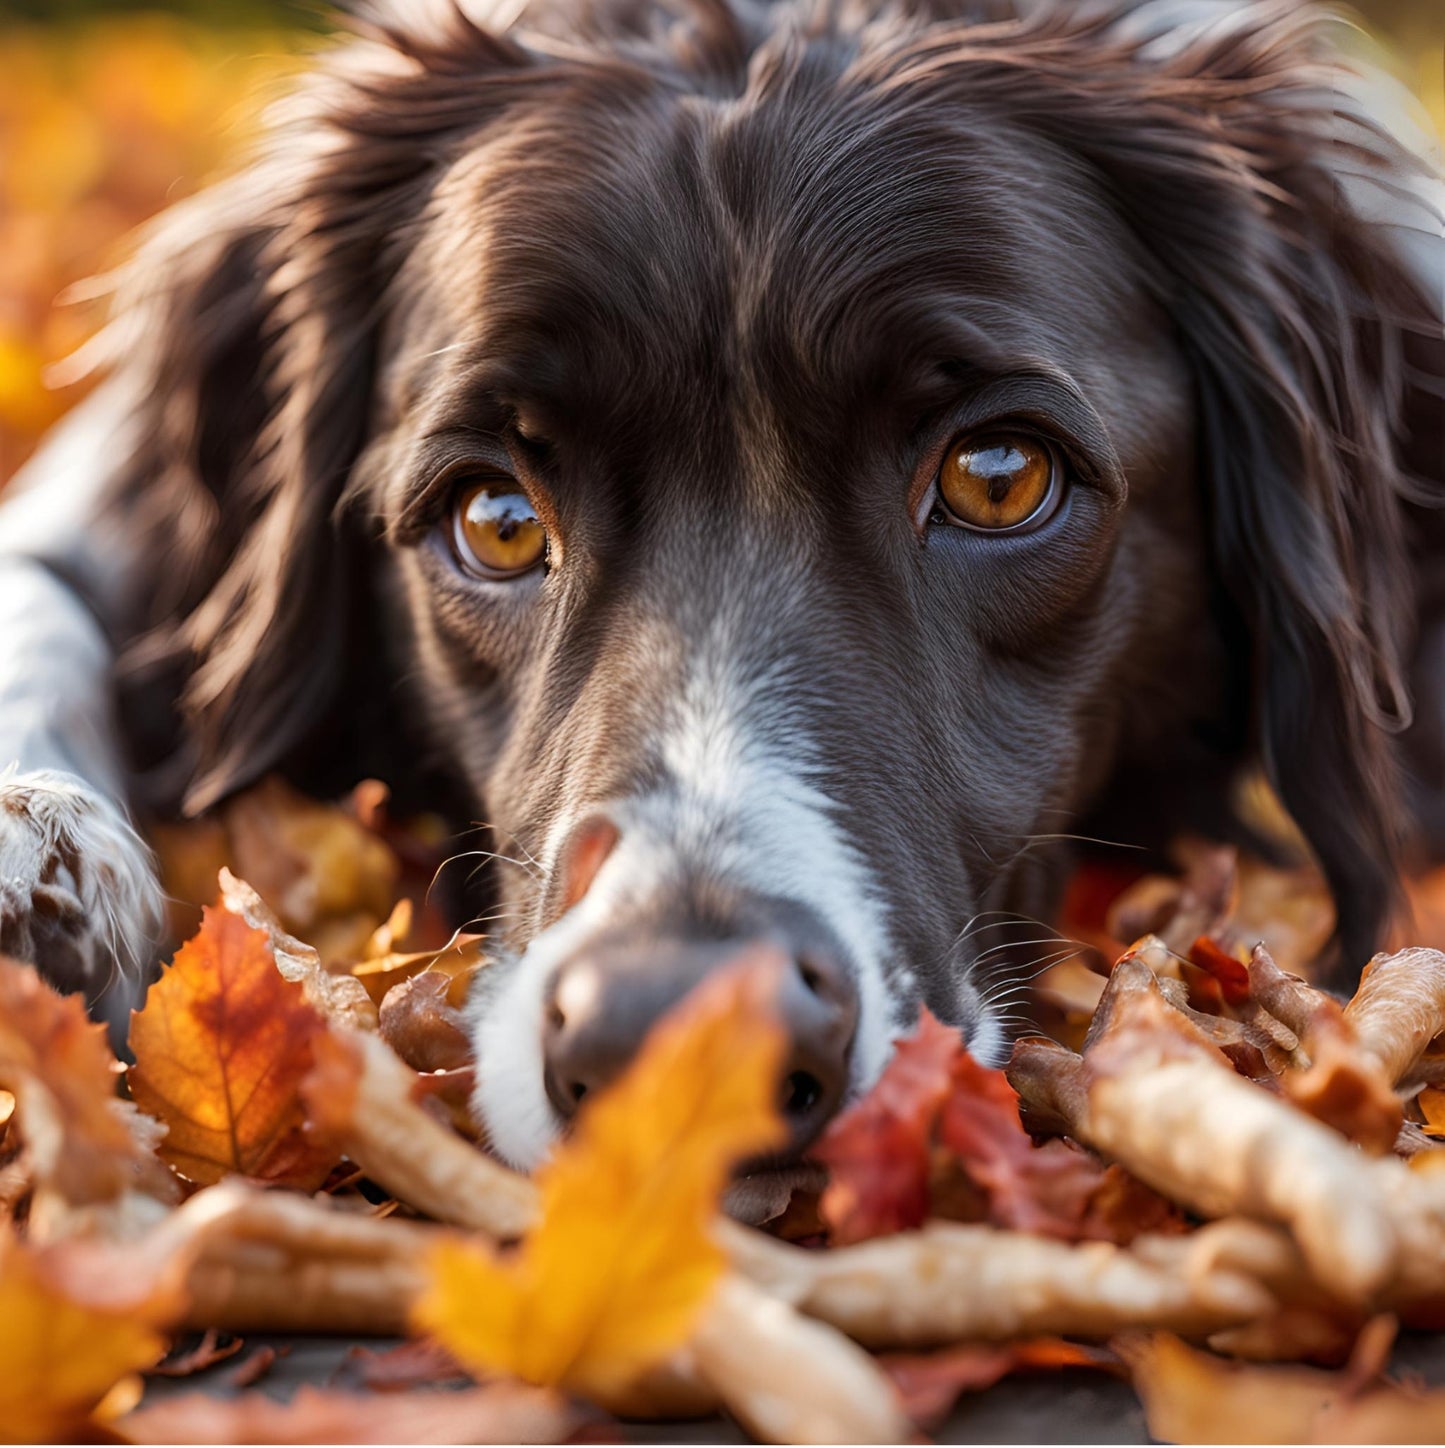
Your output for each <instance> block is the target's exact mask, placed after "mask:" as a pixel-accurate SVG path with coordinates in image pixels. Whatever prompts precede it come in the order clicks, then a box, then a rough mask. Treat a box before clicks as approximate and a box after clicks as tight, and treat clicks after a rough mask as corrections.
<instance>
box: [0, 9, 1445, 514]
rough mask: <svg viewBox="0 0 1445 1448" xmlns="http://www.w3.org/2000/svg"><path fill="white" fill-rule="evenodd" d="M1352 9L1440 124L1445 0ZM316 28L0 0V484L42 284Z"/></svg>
mask: <svg viewBox="0 0 1445 1448" xmlns="http://www.w3.org/2000/svg"><path fill="white" fill-rule="evenodd" d="M1355 9H1356V11H1357V12H1358V13H1360V14H1362V15H1363V16H1364V17H1365V19H1366V21H1367V22H1368V24H1369V26H1370V27H1371V29H1372V30H1373V32H1374V34H1375V36H1376V37H1377V40H1378V43H1379V46H1380V54H1382V55H1383V57H1384V58H1385V60H1386V62H1387V63H1388V64H1389V66H1390V67H1391V68H1392V69H1393V70H1394V71H1395V72H1396V74H1397V75H1399V76H1400V78H1401V79H1402V80H1404V81H1405V82H1406V84H1408V85H1409V86H1410V87H1411V89H1412V90H1413V91H1414V92H1415V94H1416V96H1417V97H1418V98H1419V99H1420V101H1421V102H1422V104H1423V106H1424V108H1425V110H1426V111H1428V113H1429V115H1430V116H1431V118H1432V122H1433V125H1434V127H1435V130H1436V134H1437V135H1442V136H1445V0H1363V3H1357V4H1356V6H1355ZM325 30H326V23H325V20H324V18H323V10H322V7H321V5H320V3H319V0H318V3H312V4H301V3H297V0H189V3H187V0H175V3H171V4H150V5H130V4H126V3H124V0H0V486H3V484H4V482H5V480H6V479H7V478H9V476H10V475H11V474H12V473H13V472H14V471H15V469H16V468H18V467H19V465H20V463H21V462H22V461H23V460H24V458H25V457H26V456H27V455H28V454H29V452H30V451H31V450H32V448H33V447H34V445H35V442H36V440H37V439H38V438H39V436H40V435H41V434H42V433H43V432H44V431H45V429H46V428H47V427H49V426H50V424H51V423H52V422H54V421H55V419H56V418H58V417H59V416H60V415H61V413H62V412H64V411H65V409H66V408H67V407H69V406H71V405H72V404H73V403H74V402H75V401H76V399H77V397H78V396H79V395H80V394H81V392H82V391H83V384H81V385H80V386H70V387H66V388H60V389H52V388H50V387H48V386H47V385H46V376H47V371H48V369H49V368H50V367H51V366H52V364H54V363H55V362H57V361H59V360H60V359H61V358H63V357H66V356H67V355H69V353H70V352H72V351H73V350H74V348H75V347H76V346H78V345H79V344H80V343H81V342H83V341H84V340H85V339H86V337H87V336H88V335H89V333H90V331H91V329H92V328H93V327H94V326H95V325H96V323H97V321H98V320H99V311H98V308H97V307H95V306H94V305H90V306H87V305H68V306H58V305H56V302H57V299H58V298H59V297H60V296H61V295H62V293H64V292H65V290H66V289H67V288H68V287H71V286H72V285H73V284H74V283H76V282H79V281H81V280H83V279H84V278H86V277H89V276H92V275H94V274H96V273H97V272H100V271H103V270H104V269H105V268H106V267H107V266H108V265H110V264H113V263H114V262H115V261H116V260H117V259H118V258H119V257H121V256H123V255H124V246H125V238H126V236H127V234H128V233H129V232H130V231H131V229H132V228H133V227H135V226H136V225H137V224H138V223H140V222H142V221H144V220H145V219H146V218H147V217H148V216H150V215H152V214H153V213H154V212H156V211H158V210H160V209H161V208H162V207H164V206H165V205H166V204H167V203H168V202H170V201H172V200H174V199H175V198H177V197H179V196H183V195H185V194H186V193H188V192H190V191H193V190H195V189H196V188H197V187H198V186H200V185H202V184H203V183H204V182H205V181H206V180H207V179H208V178H210V177H212V176H214V175H215V174H217V173H218V172H220V171H223V170H224V169H225V168H226V164H227V158H228V157H229V156H231V155H234V154H235V153H236V152H237V151H238V150H239V149H240V148H242V147H243V146H244V144H245V141H246V138H247V136H248V134H250V132H251V131H252V130H253V128H254V126H255V123H256V112H257V109H258V107H259V106H260V105H261V104H262V103H263V102H264V100H265V98H266V96H267V95H268V94H272V93H274V92H275V91H276V90H277V89H278V88H279V87H281V86H282V85H283V84H284V81H285V78H286V76H287V75H288V74H290V73H292V72H294V71H295V70H296V69H297V68H298V67H299V66H300V65H301V64H303V63H304V57H305V55H306V54H307V52H308V50H309V49H314V48H315V47H316V46H317V45H318V44H322V43H324V41H323V36H324V32H325Z"/></svg>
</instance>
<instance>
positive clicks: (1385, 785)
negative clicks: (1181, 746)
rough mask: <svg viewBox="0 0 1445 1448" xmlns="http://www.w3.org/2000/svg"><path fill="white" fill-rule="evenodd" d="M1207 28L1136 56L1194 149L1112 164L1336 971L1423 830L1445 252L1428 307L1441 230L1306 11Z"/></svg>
mask: <svg viewBox="0 0 1445 1448" xmlns="http://www.w3.org/2000/svg"><path fill="white" fill-rule="evenodd" d="M1145 8H1146V10H1147V9H1148V7H1145ZM1196 8H1197V7H1196ZM1174 13H1175V19H1176V23H1177V22H1178V20H1179V18H1180V13H1181V7H1175V10H1174ZM1207 19H1208V23H1207V24H1204V25H1201V26H1200V27H1199V29H1198V31H1197V33H1195V34H1194V35H1192V36H1191V35H1189V34H1188V33H1187V31H1186V32H1185V33H1183V34H1182V35H1181V34H1178V33H1177V32H1176V39H1175V44H1176V46H1177V48H1175V49H1174V51H1173V53H1172V54H1171V55H1169V56H1167V57H1166V58H1164V59H1162V60H1160V59H1158V58H1157V57H1154V58H1151V57H1148V56H1143V57H1141V58H1140V63H1141V64H1143V65H1145V66H1146V67H1148V70H1149V73H1150V74H1151V75H1152V77H1153V87H1154V88H1155V90H1156V98H1155V99H1154V106H1153V109H1154V110H1155V113H1156V114H1157V115H1158V117H1159V121H1160V122H1161V123H1164V122H1166V120H1167V122H1168V129H1167V130H1166V131H1165V132H1164V134H1165V135H1166V136H1171V137H1173V138H1175V139H1176V145H1175V146H1174V147H1173V148H1172V150H1171V148H1170V147H1169V146H1161V147H1159V148H1158V150H1157V151H1154V150H1152V148H1149V145H1148V142H1149V140H1150V139H1152V138H1153V135H1154V132H1153V131H1152V129H1151V128H1149V127H1148V126H1143V127H1141V131H1140V133H1139V134H1141V135H1143V136H1144V137H1145V138H1146V140H1145V143H1144V145H1143V146H1140V145H1139V144H1138V142H1137V141H1136V142H1133V143H1130V142H1128V141H1126V140H1124V138H1122V137H1116V138H1113V140H1112V142H1111V143H1110V144H1109V145H1108V147H1107V148H1106V149H1104V150H1102V151H1101V152H1100V153H1099V156H1098V160H1099V161H1100V163H1101V164H1106V165H1108V166H1109V167H1111V168H1112V169H1113V171H1114V173H1115V175H1116V176H1120V177H1121V179H1123V180H1124V181H1125V184H1123V185H1121V186H1120V187H1119V190H1118V193H1117V194H1118V195H1119V197H1120V198H1121V201H1122V204H1124V205H1125V206H1126V207H1129V208H1130V209H1131V210H1132V211H1133V216H1132V220H1133V221H1134V224H1135V225H1136V226H1137V227H1138V228H1139V230H1140V232H1141V233H1142V234H1143V235H1144V237H1145V238H1146V241H1147V243H1148V245H1149V247H1150V250H1151V251H1152V253H1153V254H1154V255H1155V256H1156V257H1157V258H1159V260H1160V263H1161V267H1162V275H1161V277H1160V281H1161V282H1162V283H1163V286H1164V296H1165V299H1166V301H1167V304H1168V305H1169V307H1170V308H1171V310H1172V312H1173V315H1174V316H1175V318H1176V319H1177V322H1178V336H1179V341H1180V344H1181V345H1182V347H1183V348H1184V349H1185V352H1186V355H1187V356H1188V358H1189V360H1190V362H1191V364H1192V369H1193V374H1194V378H1195V387H1196V400H1197V402H1196V405H1197V425H1198V436H1199V458H1198V466H1199V470H1200V476H1201V479H1202V482H1203V486H1204V489H1205V506H1206V512H1207V516H1208V518H1209V520H1210V526H1211V528H1212V532H1213V551H1214V566H1215V569H1216V573H1217V579H1218V584H1219V590H1220V600H1219V607H1218V613H1219V616H1220V620H1221V625H1222V627H1223V629H1224V630H1225V634H1226V637H1227V638H1233V639H1235V640H1238V641H1239V643H1240V644H1241V645H1243V648H1242V650H1241V652H1242V654H1243V656H1244V657H1246V658H1247V660H1248V663H1247V665H1246V666H1247V667H1248V669H1249V671H1250V678H1249V681H1248V683H1249V692H1248V696H1249V697H1252V700H1253V719H1252V728H1253V735H1254V743H1255V748H1256V750H1257V753H1258V757H1259V760H1260V762H1261V763H1262V764H1263V766H1264V769H1265V771H1266V773H1267V775H1268V777H1269V779H1270V780H1271V782H1272V783H1273V784H1274V786H1275V788H1276V790H1277V791H1278V793H1279V795H1280V797H1281V798H1282V799H1283V801H1284V803H1285V805H1286V807H1287V808H1288V809H1289V811H1290V813H1291V814H1292V815H1293V817H1294V818H1295V820H1296V822H1297V823H1298V824H1299V826H1300V827H1301V829H1302V830H1303V831H1304V834H1305V836H1306V838H1307V839H1308V840H1309V842H1310V844H1311V846H1312V848H1313V849H1314V851H1315V853H1316V855H1317V856H1318V858H1319V860H1320V862H1321V864H1322V865H1323V867H1324V869H1325V872H1326V874H1327V876H1328V878H1329V881H1330V884H1331V886H1332V888H1333V890H1334V894H1335V899H1336V904H1337V909H1338V916H1339V927H1338V935H1339V941H1340V945H1341V961H1340V964H1341V967H1342V968H1344V969H1357V968H1358V967H1359V965H1360V964H1361V963H1362V962H1363V961H1364V960H1365V959H1367V958H1368V956H1369V954H1370V953H1371V951H1372V950H1373V949H1374V948H1375V946H1376V944H1377V943H1378V935H1379V932H1380V930H1381V927H1382V925H1383V921H1384V918H1385V916H1386V914H1387V913H1388V911H1389V908H1390V906H1391V904H1392V902H1393V899H1394V894H1395V891H1396V889H1397V881H1398V878H1399V860H1400V848H1401V845H1402V842H1403V840H1404V838H1405V836H1406V832H1407V829H1408V821H1407V819H1406V815H1405V811H1404V807H1403V796H1402V790H1401V778H1400V766H1399V761H1398V757H1397V755H1398V751H1397V748H1396V741H1395V736H1396V735H1397V734H1398V733H1399V732H1400V731H1401V730H1403V729H1404V728H1406V727H1407V726H1408V724H1409V721H1410V715H1411V708H1412V704H1411V697H1410V688H1409V683H1410V680H1409V663H1410V652H1411V649H1412V644H1413V636H1414V631H1415V618H1416V608H1417V599H1416V589H1415V575H1416V566H1415V564H1414V563H1413V562H1412V556H1411V554H1412V547H1411V544H1412V539H1411V537H1410V531H1409V530H1410V522H1409V505H1410V502H1411V501H1412V500H1429V498H1430V492H1431V487H1432V485H1433V486H1434V487H1436V488H1438V487H1439V484H1440V483H1441V482H1442V481H1445V480H1442V477H1441V470H1442V467H1445V455H1442V454H1440V453H1438V452H1437V453H1436V454H1435V455H1434V456H1433V458H1432V457H1431V456H1430V453H1429V447H1428V443H1427V440H1426V434H1425V432H1422V430H1421V421H1420V419H1421V411H1420V407H1419V403H1420V397H1419V390H1420V388H1421V387H1422V386H1426V385H1428V374H1429V373H1430V372H1431V371H1433V372H1434V374H1435V377H1436V379H1437V381H1436V386H1437V387H1438V378H1439V376H1440V375H1441V373H1442V372H1445V367H1442V365H1441V363H1442V357H1441V355H1440V350H1439V343H1440V337H1441V313H1440V299H1441V296H1440V284H1441V283H1440V278H1441V277H1442V276H1445V248H1437V249H1436V250H1435V251H1434V255H1433V265H1434V267H1435V269H1436V281H1435V284H1434V290H1433V292H1432V291H1431V290H1429V289H1428V287H1427V286H1423V285H1422V284H1421V278H1420V277H1419V276H1418V275H1416V274H1412V273H1413V272H1414V271H1415V268H1412V266H1411V264H1410V258H1409V256H1408V252H1409V250H1410V248H1411V247H1418V246H1419V245H1421V244H1422V243H1421V240H1420V238H1428V237H1429V235H1430V234H1431V233H1432V232H1434V233H1435V234H1437V235H1438V233H1439V228H1440V224H1441V218H1440V215H1439V213H1438V212H1432V210H1431V199H1432V191H1431V186H1432V181H1431V178H1429V177H1428V176H1427V175H1426V174H1425V173H1424V172H1423V171H1422V169H1421V168H1420V166H1419V163H1418V162H1415V161H1414V160H1413V158H1411V157H1410V156H1409V155H1408V154H1407V153H1406V152H1405V151H1404V150H1402V149H1400V148H1399V147H1398V146H1397V145H1396V143H1395V142H1394V141H1393V140H1392V139H1391V138H1390V137H1389V136H1388V135H1387V134H1386V133H1385V132H1384V131H1383V130H1381V129H1380V128H1378V127H1377V126H1376V125H1375V124H1374V123H1373V122H1372V121H1371V119H1370V118H1369V112H1368V100H1365V101H1364V102H1363V103H1362V101H1361V99H1360V97H1361V95H1362V94H1363V93H1364V91H1365V89H1366V88H1364V87H1362V86H1361V84H1360V81H1361V77H1359V76H1356V75H1352V74H1350V73H1349V72H1347V71H1346V70H1345V69H1343V68H1339V69H1335V70H1330V69H1328V68H1326V67H1325V65H1324V64H1323V63H1322V62H1323V58H1324V52H1323V49H1322V47H1323V45H1324V44H1325V42H1326V34H1325V32H1324V27H1323V26H1322V24H1321V18H1320V17H1319V16H1318V15H1316V14H1314V13H1313V12H1312V11H1311V10H1310V8H1309V7H1305V6H1299V5H1289V6H1280V5H1275V4H1269V5H1250V6H1242V7H1235V8H1234V9H1233V11H1232V13H1226V14H1224V15H1223V16H1222V15H1221V11H1220V8H1219V7H1218V6H1215V7H1213V8H1212V9H1210V10H1209V11H1208V12H1207ZM1153 43H1154V44H1155V45H1156V46H1157V44H1158V41H1157V39H1156V40H1155V41H1154V42H1153ZM1171 113H1172V114H1171ZM1141 119H1142V118H1141ZM1130 171H1132V172H1133V173H1134V174H1132V175H1130V174H1129V172H1130ZM1439 195H1440V193H1439V190H1438V188H1436V189H1435V191H1434V193H1433V197H1434V199H1435V200H1436V201H1438V199H1439ZM1414 260H1415V263H1416V267H1417V268H1418V267H1419V266H1420V264H1421V262H1422V261H1423V268H1424V270H1427V271H1428V267H1429V265H1430V264H1431V263H1430V259H1429V258H1428V257H1427V258H1423V259H1422V258H1421V257H1420V256H1419V255H1418V254H1417V256H1416V257H1415V258H1414ZM1432 349H1433V350H1432ZM1412 394H1413V395H1412ZM1437 396H1438V394H1437ZM1436 406H1437V407H1438V401H1437V402H1436ZM1411 419H1413V422H1412V421H1411ZM1437 438H1438V433H1437ZM1415 468H1418V469H1428V470H1429V471H1430V472H1432V473H1433V477H1430V478H1428V479H1427V478H1423V477H1419V476H1413V475H1412V469H1415ZM1442 501H1445V491H1442V492H1437V494H1436V496H1435V499H1434V503H1435V506H1437V507H1438V505H1439V503H1440V502H1442Z"/></svg>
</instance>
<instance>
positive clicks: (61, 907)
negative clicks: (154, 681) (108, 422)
mask: <svg viewBox="0 0 1445 1448" xmlns="http://www.w3.org/2000/svg"><path fill="white" fill-rule="evenodd" d="M94 418H95V414H94V412H92V413H91V416H90V418H88V419H79V420H78V421H77V424H76V425H75V427H74V428H71V429H69V434H70V435H69V436H68V437H66V438H64V439H61V440H58V441H59V442H60V445H59V446H54V447H51V448H48V449H47V451H46V452H45V453H42V454H41V455H40V456H39V457H37V459H36V460H35V461H34V462H33V463H32V464H31V465H30V467H29V468H27V470H26V471H27V473H28V474H29V476H28V477H26V478H25V479H23V480H22V486H21V490H20V495H19V496H17V497H14V498H9V499H7V501H6V504H5V506H4V507H3V508H0V953H3V954H5V955H9V956H12V957H15V958H17V959H21V960H28V961H33V962H34V963H35V964H36V965H38V966H39V968H40V969H41V971H42V973H43V974H44V975H45V976H46V977H47V978H48V979H49V980H51V981H52V982H53V983H54V984H55V985H56V986H57V987H58V988H60V989H61V990H65V991H77V990H78V991H83V992H84V993H85V995H86V998H87V1000H88V1002H89V1003H90V1004H91V1006H92V1008H98V1010H99V1011H100V1013H102V1014H104V1015H105V1016H106V1017H108V1018H109V1019H110V1020H111V1021H112V1024H113V1025H118V1024H119V1023H120V1021H122V1020H123V1019H124V1017H125V1013H126V1011H127V1010H128V1008H129V1007H130V1006H131V1005H133V1004H134V1003H135V1001H136V998H137V997H138V996H139V993H140V990H141V989H142V987H143V984H144V980H145V977H146V974H147V973H148V972H149V970H150V968H151V966H152V963H153V960H154V954H155V950H156V947H157V944H158V942H159V939H160V934H161V922H162V919H163V912H162V900H161V894H160V889H159V886H158V885H157V883H156V878H155V871H154V867H153V864H152V859H151V854H150V851H149V850H148V849H147V848H146V846H145V844H144V843H143V842H142V841H141V839H140V837H139V836H138V835H137V834H136V832H135V830H134V829H133V828H132V827H131V825H130V822H129V820H128V818H127V814H126V808H125V804H124V766H123V762H122V751H121V747H120V742H119V735H118V731H117V725H116V721H115V713H114V708H113V702H112V695H111V675H112V670H113V665H114V657H113V651H112V646H111V644H110V642H109V640H108V639H107V638H106V635H105V632H104V630H103V629H102V627H101V624H100V622H99V620H98V619H97V617H96V615H95V614H94V613H92V612H91V609H90V608H89V607H88V606H87V605H86V603H84V602H82V601H81V598H80V595H79V592H78V591H77V589H76V588H75V587H73V586H72V585H71V584H70V583H68V582H65V581H62V578H63V577H71V576H78V577H82V578H86V579H87V581H89V579H88V576H87V570H86V567H85V563H86V560H85V559H83V558H78V557H77V550H79V551H80V552H81V553H83V552H84V547H85V545H84V540H85V538H86V537H87V532H86V528H85V523H84V518H85V513H86V510H87V505H88V504H89V503H90V502H91V501H92V500H93V496H94V492H93V489H94V486H95V484H94V483H89V484H87V485H86V486H78V485H77V478H76V475H75V472H74V470H73V467H72V466H71V465H72V464H75V463H77V462H80V461H82V460H83V458H84V455H85V453H86V452H91V458H90V460H91V462H92V463H94V464H96V465H97V467H96V469H95V472H96V474H99V472H100V468H101V466H103V464H102V459H101V457H100V456H99V455H97V453H98V451H99V449H97V450H95V451H92V450H91V449H90V448H87V447H86V446H85V445H84V444H85V442H86V439H87V438H93V439H96V440H100V439H103V438H105V437H106V436H108V433H107V431H106V430H103V429H102V430H97V429H95V428H94V426H93V422H94ZM119 561H120V560H116V559H110V560H109V561H108V562H107V565H106V567H107V570H108V571H109V572H110V576H111V577H112V578H117V579H118V578H120V576H121V574H122V573H123V572H124V570H123V569H121V570H118V571H117V570H115V568H114V566H113V565H114V564H116V563H118V562H119ZM77 564H78V565H79V566H78V567H77V566H76V565H77ZM98 593H99V595H100V601H102V602H103V601H104V596H105V594H106V590H105V589H104V588H102V589H100V590H98ZM92 596H95V595H92Z"/></svg>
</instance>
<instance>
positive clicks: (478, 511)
mask: <svg viewBox="0 0 1445 1448" xmlns="http://www.w3.org/2000/svg"><path fill="white" fill-rule="evenodd" d="M452 544H453V547H454V548H455V550H456V555H457V559H458V561H459V562H460V563H461V565H462V567H463V568H465V569H466V570H467V571H468V572H469V573H473V574H475V575H476V576H477V577H479V578H491V579H497V578H517V577H519V576H520V575H521V574H523V573H527V572H530V571H531V570H532V569H533V568H535V567H536V566H537V565H538V564H539V563H541V562H542V561H543V559H545V558H546V556H547V530H546V529H545V528H544V527H543V526H542V524H541V522H540V520H539V519H538V517H537V510H536V509H535V508H533V506H532V503H531V500H530V499H529V498H528V497H527V495H526V494H525V493H524V492H522V490H521V489H520V488H518V487H517V485H516V484H515V483H513V482H511V481H510V480H509V479H504V478H497V479H494V480H492V481H489V482H485V483H474V484H472V485H470V486H468V487H465V488H463V489H462V491H461V492H460V493H458V495H457V501H456V505H455V511H454V513H453V521H452Z"/></svg>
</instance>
